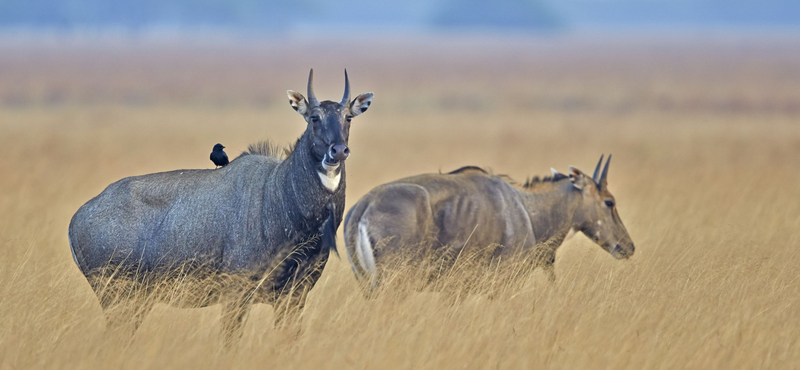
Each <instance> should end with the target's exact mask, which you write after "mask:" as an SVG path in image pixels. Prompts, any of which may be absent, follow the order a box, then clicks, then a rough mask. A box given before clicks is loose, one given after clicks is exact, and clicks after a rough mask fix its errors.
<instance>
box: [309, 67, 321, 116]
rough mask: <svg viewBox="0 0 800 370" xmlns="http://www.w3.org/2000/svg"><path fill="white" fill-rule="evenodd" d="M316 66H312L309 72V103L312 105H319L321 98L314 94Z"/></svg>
mask: <svg viewBox="0 0 800 370" xmlns="http://www.w3.org/2000/svg"><path fill="white" fill-rule="evenodd" d="M313 85H314V68H311V72H308V103H309V104H311V106H312V107H314V106H317V105H319V100H317V97H316V95H314V86H313Z"/></svg>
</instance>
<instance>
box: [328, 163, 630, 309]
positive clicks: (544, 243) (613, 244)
mask: <svg viewBox="0 0 800 370" xmlns="http://www.w3.org/2000/svg"><path fill="white" fill-rule="evenodd" d="M602 161H603V157H602V156H601V157H600V161H599V162H598V163H597V167H596V168H595V170H594V175H593V176H592V177H589V176H587V175H585V174H584V173H583V172H581V171H580V170H578V169H577V168H575V167H570V168H569V175H564V174H561V173H558V172H557V171H555V170H553V176H552V177H547V178H544V179H541V180H539V179H538V178H534V179H533V180H529V181H528V182H527V183H525V184H524V185H523V186H516V185H514V184H513V183H510V182H509V181H507V180H506V178H504V177H501V176H494V175H491V174H489V173H487V172H486V171H484V170H482V169H480V168H478V167H463V168H461V169H458V170H455V171H453V172H450V173H447V174H423V175H418V176H413V177H408V178H405V179H401V180H397V181H394V182H391V183H388V184H384V185H381V186H378V187H376V188H375V189H372V190H371V191H370V192H369V193H367V194H366V195H365V196H364V197H363V198H361V199H360V200H359V201H358V202H357V203H356V204H355V205H354V206H353V207H352V208H351V209H350V211H348V213H347V217H346V218H345V224H344V236H345V245H346V250H347V258H348V260H349V261H350V264H351V267H352V269H353V271H354V272H355V275H356V278H357V279H358V280H359V281H360V282H361V283H362V286H364V287H365V289H366V292H367V294H368V295H369V293H371V292H372V291H374V290H375V288H377V287H378V286H379V285H380V283H381V273H382V271H384V270H385V267H386V265H387V263H388V262H387V261H389V260H390V259H391V258H392V257H396V256H401V257H400V258H406V259H411V260H413V259H425V258H426V257H427V258H429V259H430V258H440V257H442V256H458V255H460V254H461V253H462V252H463V250H465V249H466V248H469V247H478V248H488V247H489V246H502V247H501V248H495V249H494V251H493V252H491V253H489V256H488V257H490V258H489V260H495V259H496V258H497V257H503V256H506V258H509V257H511V256H513V254H514V253H519V252H526V251H527V252H534V256H535V258H536V261H535V263H534V265H533V266H534V267H536V266H541V267H543V268H544V270H545V271H546V273H547V274H548V275H549V278H550V280H551V281H552V280H554V279H555V275H554V273H553V262H554V261H555V253H556V249H557V248H558V247H559V246H560V245H561V243H562V242H563V241H564V240H565V239H566V238H567V235H571V234H572V233H574V232H576V231H580V232H582V233H584V234H585V235H586V236H587V237H589V238H590V239H592V240H593V241H594V242H595V243H597V244H598V245H600V246H601V247H602V248H603V249H604V250H606V251H607V252H608V253H610V254H611V255H612V256H614V257H615V258H617V259H623V258H629V257H630V256H631V255H633V252H634V246H633V241H631V237H630V236H629V235H628V232H627V230H625V226H624V225H623V224H622V220H621V219H620V218H619V214H617V208H616V203H615V201H614V196H612V195H611V192H609V190H608V181H607V175H608V165H609V162H610V161H611V156H610V155H609V157H608V161H607V162H606V164H605V166H604V168H603V170H602V173H601V172H600V165H601V164H602ZM409 249H411V250H410V251H409ZM453 262H454V261H453V259H452V258H451V259H450V260H449V262H448V260H447V258H443V259H442V261H438V262H436V263H437V264H440V267H441V268H442V269H445V270H446V269H447V268H448V267H451V266H452V263H453ZM486 262H489V261H486ZM441 265H444V266H441Z"/></svg>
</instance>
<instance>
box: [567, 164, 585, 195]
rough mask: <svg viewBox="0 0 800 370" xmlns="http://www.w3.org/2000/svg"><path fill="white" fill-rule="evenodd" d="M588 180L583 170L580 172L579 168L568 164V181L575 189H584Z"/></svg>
mask: <svg viewBox="0 0 800 370" xmlns="http://www.w3.org/2000/svg"><path fill="white" fill-rule="evenodd" d="M589 180H590V179H589V178H588V177H587V176H586V175H585V174H584V173H583V172H581V170H579V169H577V168H575V167H572V166H569V181H570V182H571V183H572V186H574V187H575V188H576V189H578V190H583V189H585V188H586V185H587V184H588V181H589Z"/></svg>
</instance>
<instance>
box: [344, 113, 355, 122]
mask: <svg viewBox="0 0 800 370" xmlns="http://www.w3.org/2000/svg"><path fill="white" fill-rule="evenodd" d="M344 118H345V119H346V120H347V122H350V121H351V120H353V116H351V115H349V114H348V115H346V116H345V117H344Z"/></svg>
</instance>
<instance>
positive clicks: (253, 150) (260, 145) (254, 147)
mask: <svg viewBox="0 0 800 370" xmlns="http://www.w3.org/2000/svg"><path fill="white" fill-rule="evenodd" d="M299 141H300V139H297V141H295V142H294V144H289V145H287V146H285V147H281V146H279V145H277V144H275V143H273V142H272V141H270V140H264V141H259V142H257V143H253V144H250V145H249V146H248V147H247V150H245V151H244V152H242V154H239V156H238V157H236V158H240V157H244V156H246V155H263V156H265V157H272V158H277V159H284V158H286V157H288V156H289V155H290V154H292V152H293V151H294V148H295V147H297V143H298V142H299Z"/></svg>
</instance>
